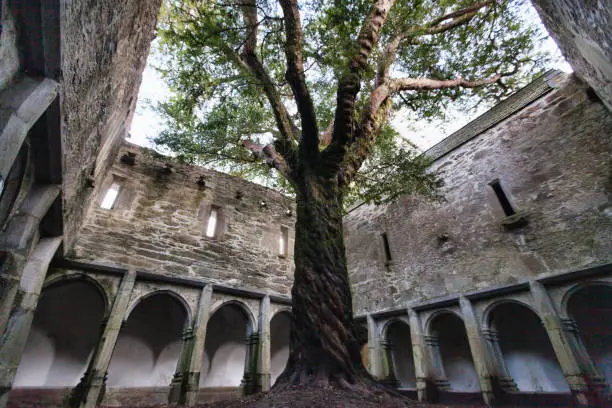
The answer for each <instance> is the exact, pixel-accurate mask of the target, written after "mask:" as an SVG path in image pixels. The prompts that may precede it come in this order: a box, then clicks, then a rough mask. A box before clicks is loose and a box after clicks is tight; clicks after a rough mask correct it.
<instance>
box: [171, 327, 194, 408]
mask: <svg viewBox="0 0 612 408" xmlns="http://www.w3.org/2000/svg"><path fill="white" fill-rule="evenodd" d="M194 324H195V322H194ZM193 338H194V335H193V327H185V328H184V329H183V333H182V335H181V352H180V354H179V360H178V362H177V364H176V371H175V372H174V376H173V377H172V382H171V383H170V393H169V394H168V404H175V405H178V404H181V403H183V401H184V399H185V380H186V377H187V372H188V370H189V359H190V357H191V353H192V352H193Z"/></svg>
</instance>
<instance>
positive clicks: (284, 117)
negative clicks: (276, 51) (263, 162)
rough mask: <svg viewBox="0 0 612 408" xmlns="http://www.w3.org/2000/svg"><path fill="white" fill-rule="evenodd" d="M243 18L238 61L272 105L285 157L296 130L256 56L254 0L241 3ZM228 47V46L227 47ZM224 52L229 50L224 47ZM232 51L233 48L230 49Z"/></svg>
mask: <svg viewBox="0 0 612 408" xmlns="http://www.w3.org/2000/svg"><path fill="white" fill-rule="evenodd" d="M241 6H242V11H243V20H244V22H245V24H246V25H247V27H248V29H247V38H246V41H245V42H244V45H243V49H242V53H241V54H240V56H239V61H240V62H241V63H242V64H244V66H243V68H246V69H247V70H248V72H249V73H250V74H251V75H253V76H254V77H255V78H256V79H257V80H258V81H259V82H260V83H261V84H262V86H263V88H264V92H265V94H266V96H267V98H268V101H269V102H270V105H271V106H272V111H273V113H274V118H275V119H276V124H277V126H278V130H279V131H280V135H281V138H280V139H279V142H280V145H281V146H280V147H281V149H280V150H281V151H280V153H281V154H282V155H283V156H285V157H287V155H289V154H290V152H291V151H292V150H293V147H292V146H291V140H297V131H296V128H295V125H294V123H293V121H292V120H291V117H290V116H289V112H288V111H287V108H286V107H285V105H284V104H283V102H282V100H281V97H280V94H279V93H278V90H277V89H276V87H275V86H274V82H273V81H272V79H271V78H270V75H269V74H268V72H267V71H266V69H265V67H264V66H263V64H262V63H261V61H260V60H259V58H257V54H256V52H255V50H256V48H257V27H258V22H257V6H256V4H255V0H245V1H244V2H243V3H242V5H241ZM227 48H229V47H227ZM226 52H229V51H228V50H227V49H226ZM231 52H233V50H232V51H231ZM234 55H235V53H234Z"/></svg>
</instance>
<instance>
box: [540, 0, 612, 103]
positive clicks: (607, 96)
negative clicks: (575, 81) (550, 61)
mask: <svg viewBox="0 0 612 408" xmlns="http://www.w3.org/2000/svg"><path fill="white" fill-rule="evenodd" d="M533 3H534V6H535V7H536V9H537V10H538V12H539V13H540V16H541V17H542V21H543V22H544V25H545V26H546V28H547V29H548V32H549V33H550V35H551V37H552V38H553V39H554V40H555V41H556V42H557V45H558V46H559V48H560V49H561V51H562V52H563V55H564V56H565V58H566V59H567V60H568V62H569V63H570V64H571V65H572V67H573V68H574V70H575V71H576V73H577V74H578V75H579V76H580V77H581V78H583V79H584V80H585V81H586V82H588V83H589V85H591V86H592V87H593V88H594V89H595V91H596V92H597V93H598V94H599V96H600V97H601V98H602V100H603V101H604V103H606V105H607V106H608V109H610V110H612V30H610V21H612V2H610V0H590V1H584V0H533Z"/></svg>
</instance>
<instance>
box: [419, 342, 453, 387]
mask: <svg viewBox="0 0 612 408" xmlns="http://www.w3.org/2000/svg"><path fill="white" fill-rule="evenodd" d="M425 344H427V349H428V350H429V358H430V360H429V361H431V367H432V374H433V377H434V378H433V381H434V383H435V384H436V388H437V389H438V390H441V391H448V390H450V384H449V382H448V380H447V378H446V372H445V371H444V364H443V363H442V354H441V353H440V343H439V341H438V336H436V335H429V336H425Z"/></svg>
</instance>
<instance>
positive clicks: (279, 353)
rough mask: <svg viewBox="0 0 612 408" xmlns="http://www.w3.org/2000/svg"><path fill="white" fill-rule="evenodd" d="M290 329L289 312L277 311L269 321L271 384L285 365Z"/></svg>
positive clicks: (287, 357)
mask: <svg viewBox="0 0 612 408" xmlns="http://www.w3.org/2000/svg"><path fill="white" fill-rule="evenodd" d="M290 331H291V316H290V315H289V313H287V312H281V313H277V314H276V315H275V316H274V317H273V318H272V320H271V321H270V374H271V382H272V384H273V385H274V383H275V382H276V379H277V378H278V376H279V375H281V374H282V373H283V371H284V370H285V366H287V360H288V359H289V334H290Z"/></svg>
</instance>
